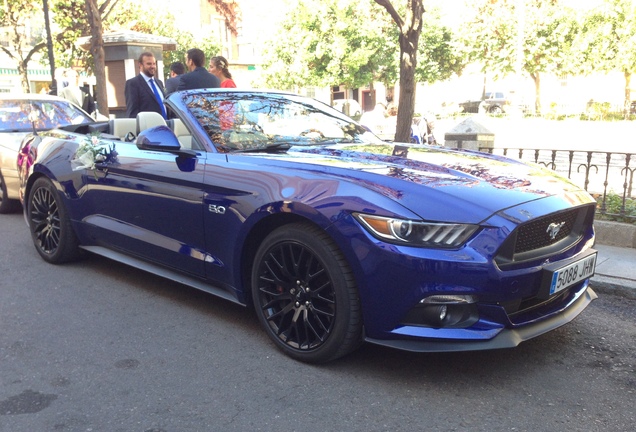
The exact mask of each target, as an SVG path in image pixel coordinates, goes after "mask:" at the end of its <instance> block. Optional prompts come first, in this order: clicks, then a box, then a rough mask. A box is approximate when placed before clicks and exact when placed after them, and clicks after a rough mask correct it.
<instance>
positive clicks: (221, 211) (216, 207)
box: [208, 204, 225, 214]
mask: <svg viewBox="0 0 636 432" xmlns="http://www.w3.org/2000/svg"><path fill="white" fill-rule="evenodd" d="M208 211H209V212H211V213H216V214H225V207H223V206H220V205H215V204H209V205H208Z"/></svg>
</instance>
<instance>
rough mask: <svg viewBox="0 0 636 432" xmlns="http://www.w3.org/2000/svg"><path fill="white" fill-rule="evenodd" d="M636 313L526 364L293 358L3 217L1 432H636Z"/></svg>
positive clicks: (188, 297) (607, 313)
mask: <svg viewBox="0 0 636 432" xmlns="http://www.w3.org/2000/svg"><path fill="white" fill-rule="evenodd" d="M635 306H636V302H635V301H634V300H629V299H626V298H622V297H620V296H613V295H610V294H602V296H601V298H599V299H598V300H597V301H595V302H594V303H592V305H591V306H590V307H589V308H588V309H587V310H586V311H584V312H583V314H582V315H581V316H579V317H578V318H577V319H576V320H575V321H574V322H572V323H570V324H568V325H567V326H564V327H562V328H560V329H558V330H556V331H554V332H552V333H550V334H547V335H544V336H542V337H540V338H538V339H534V340H532V341H529V342H526V343H524V344H522V345H521V346H519V347H517V348H515V349H509V350H499V351H490V352H473V353H452V354H413V353H404V352H399V351H395V350H390V349H385V348H381V347H377V346H373V345H369V344H366V345H364V346H363V347H362V348H361V349H360V350H358V351H356V352H355V353H354V354H352V355H349V356H348V357H345V358H343V359H340V360H338V361H336V362H333V363H330V364H328V365H324V366H308V365H305V364H302V363H298V362H295V361H293V360H290V359H289V358H287V357H285V356H284V355H282V354H281V353H279V352H278V351H277V350H276V349H275V347H274V346H273V345H272V344H271V343H270V342H269V341H268V340H267V338H266V336H265V334H264V333H263V332H262V331H261V330H260V328H259V325H258V321H257V319H256V317H255V316H254V315H253V313H251V312H250V311H249V310H246V309H243V308H241V307H239V306H235V305H233V304H231V303H228V302H226V301H223V300H219V299H216V298H215V297H212V296H210V295H208V294H205V293H201V292H198V291H195V290H192V289H189V288H186V287H183V286H181V285H179V284H176V283H173V282H168V281H165V280H162V279H159V278H157V277H154V276H152V275H149V274H146V273H143V272H140V271H137V270H133V269H130V268H128V267H126V266H124V265H121V264H118V263H114V262H111V261H109V260H107V259H105V258H100V257H89V258H88V259H86V260H84V261H82V262H79V263H75V264H70V265H69V264H67V265H63V266H53V265H50V264H46V263H45V262H43V261H42V260H41V259H40V258H39V256H38V255H37V253H36V251H35V249H34V248H33V246H32V244H31V242H30V237H29V234H28V231H27V228H26V226H25V224H24V221H23V219H22V216H21V215H17V214H15V215H2V216H0V431H1V432H22V431H24V432H40V431H108V432H111V431H122V432H123V431H125V432H131V431H140V432H151V431H152V432H160V431H165V432H177V431H223V432H225V431H305V432H311V431H365V432H367V431H409V432H412V431H532V432H537V431H633V430H634V424H636V410H634V406H635V402H636V356H635V353H636V307H635Z"/></svg>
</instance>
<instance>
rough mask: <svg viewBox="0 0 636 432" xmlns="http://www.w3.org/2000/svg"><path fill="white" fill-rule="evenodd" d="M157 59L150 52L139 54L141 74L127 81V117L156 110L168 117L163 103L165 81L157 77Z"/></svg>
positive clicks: (125, 91) (125, 92)
mask: <svg viewBox="0 0 636 432" xmlns="http://www.w3.org/2000/svg"><path fill="white" fill-rule="evenodd" d="M156 72H157V61H156V60H155V56H154V55H153V54H152V53H150V52H144V53H142V54H141V55H140V56H139V75H137V76H136V77H134V78H131V79H129V80H128V81H126V87H125V89H124V94H125V95H126V117H130V118H136V117H137V114H139V113H140V112H141V111H154V112H156V113H159V114H161V115H162V116H163V118H167V115H166V107H165V106H164V104H163V97H164V96H163V83H162V82H161V81H160V80H158V79H156V78H155V73H156Z"/></svg>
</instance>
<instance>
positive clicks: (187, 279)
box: [80, 246, 245, 306]
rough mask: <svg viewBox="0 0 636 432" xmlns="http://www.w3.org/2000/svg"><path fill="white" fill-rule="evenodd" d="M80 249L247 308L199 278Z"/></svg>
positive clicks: (116, 254) (119, 255)
mask: <svg viewBox="0 0 636 432" xmlns="http://www.w3.org/2000/svg"><path fill="white" fill-rule="evenodd" d="M80 247H81V248H82V249H84V250H85V251H87V252H91V253H94V254H96V255H101V256H103V257H105V258H109V259H112V260H113V261H117V262H120V263H122V264H126V265H129V266H131V267H134V268H137V269H139V270H144V271H147V272H148V273H152V274H154V275H157V276H160V277H162V278H165V279H169V280H171V281H174V282H178V283H180V284H183V285H187V286H189V287H192V288H196V289H198V290H201V291H205V292H207V293H210V294H212V295H215V296H217V297H221V298H223V299H225V300H229V301H231V302H233V303H236V304H240V305H242V306H245V303H242V302H240V301H239V300H238V299H237V298H236V297H235V296H233V295H232V294H231V293H230V292H228V291H226V290H224V289H223V288H219V287H216V286H213V285H210V284H208V283H205V282H203V281H201V280H199V279H197V278H193V277H191V276H187V275H184V274H181V273H178V272H175V271H172V270H170V269H167V268H165V267H162V266H159V265H157V264H153V263H150V262H148V261H144V260H141V259H138V258H135V257H132V256H130V255H125V254H123V253H120V252H117V251H114V250H112V249H107V248H105V247H102V246H80Z"/></svg>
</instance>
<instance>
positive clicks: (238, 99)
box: [184, 92, 379, 152]
mask: <svg viewBox="0 0 636 432" xmlns="http://www.w3.org/2000/svg"><path fill="white" fill-rule="evenodd" d="M184 102H185V103H186V105H187V106H188V109H189V110H190V111H191V112H192V114H193V115H194V117H195V118H196V119H197V121H198V122H199V124H200V125H201V126H202V127H203V128H204V129H205V131H206V132H207V134H208V136H209V137H210V139H211V140H212V143H213V144H214V145H215V146H216V148H217V149H218V150H219V151H220V152H235V151H268V150H271V151H274V150H281V149H282V150H285V149H288V148H289V147H291V146H293V145H320V144H334V143H345V142H346V143H367V142H377V141H379V139H378V138H377V137H375V136H374V135H373V134H371V133H370V132H368V131H367V130H366V129H364V128H363V127H362V126H360V125H359V124H357V123H355V122H352V121H351V119H349V118H348V117H345V116H344V115H342V114H341V113H339V112H338V111H336V110H334V109H332V108H331V107H329V106H327V105H325V104H323V103H321V102H319V101H316V100H314V99H311V98H305V97H302V96H294V95H277V94H265V95H264V94H253V93H247V92H236V93H232V92H222V93H207V94H206V93H199V94H192V95H186V96H185V97H184Z"/></svg>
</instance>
